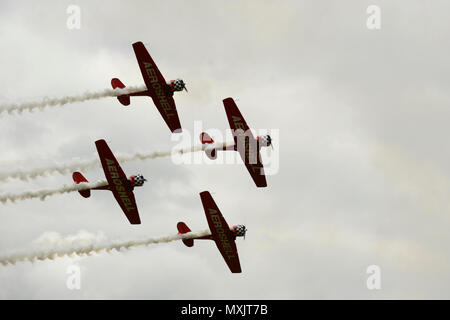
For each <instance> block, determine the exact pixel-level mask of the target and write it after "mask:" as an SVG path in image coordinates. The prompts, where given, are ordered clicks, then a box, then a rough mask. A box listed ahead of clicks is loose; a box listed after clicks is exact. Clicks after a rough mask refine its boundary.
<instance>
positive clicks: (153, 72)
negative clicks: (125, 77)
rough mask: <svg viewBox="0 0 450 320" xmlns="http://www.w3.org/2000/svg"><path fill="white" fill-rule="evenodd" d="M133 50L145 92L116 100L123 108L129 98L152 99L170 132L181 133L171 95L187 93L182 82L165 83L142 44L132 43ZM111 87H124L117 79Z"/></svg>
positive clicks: (112, 81)
mask: <svg viewBox="0 0 450 320" xmlns="http://www.w3.org/2000/svg"><path fill="white" fill-rule="evenodd" d="M133 49H134V53H135V54H136V59H137V61H138V64H139V68H140V69H141V73H142V77H143V78H144V82H145V85H146V86H147V90H145V91H140V92H133V93H128V94H124V95H120V96H118V97H117V100H119V102H120V103H121V104H123V105H124V106H128V105H129V104H130V96H149V97H151V98H152V99H153V102H154V103H155V106H156V108H157V109H158V111H159V113H161V116H162V117H163V119H164V121H165V122H166V124H167V126H168V127H169V129H170V131H172V132H175V131H176V130H178V131H177V132H181V130H182V129H181V124H180V119H179V118H178V113H177V108H176V106H175V101H174V100H173V93H174V92H175V91H182V90H183V89H184V90H186V91H187V89H186V85H185V83H184V81H183V80H181V79H176V80H170V81H169V82H166V80H164V77H163V75H162V74H161V72H160V71H159V69H158V67H157V66H156V64H155V62H154V61H153V59H152V57H151V56H150V54H149V53H148V51H147V49H145V46H144V44H143V43H142V42H140V41H139V42H136V43H133ZM111 85H112V87H113V89H116V88H120V89H123V88H125V85H124V84H123V83H122V82H121V81H120V80H119V79H117V78H114V79H112V80H111Z"/></svg>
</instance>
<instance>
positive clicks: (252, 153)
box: [231, 116, 260, 174]
mask: <svg viewBox="0 0 450 320" xmlns="http://www.w3.org/2000/svg"><path fill="white" fill-rule="evenodd" d="M231 119H232V120H233V123H234V126H235V127H236V129H235V130H234V134H235V136H236V138H237V146H238V148H240V147H241V146H242V139H244V146H245V147H244V152H245V162H247V163H248V164H249V165H251V166H250V168H251V170H252V171H253V172H255V173H258V174H259V173H260V172H258V170H259V167H257V166H253V164H258V150H257V149H258V145H257V143H256V141H254V139H250V137H253V135H252V133H251V131H250V129H248V132H246V131H245V126H244V122H243V121H242V118H240V117H236V116H231ZM247 136H248V137H249V139H245V138H246V137H247ZM250 142H253V143H250Z"/></svg>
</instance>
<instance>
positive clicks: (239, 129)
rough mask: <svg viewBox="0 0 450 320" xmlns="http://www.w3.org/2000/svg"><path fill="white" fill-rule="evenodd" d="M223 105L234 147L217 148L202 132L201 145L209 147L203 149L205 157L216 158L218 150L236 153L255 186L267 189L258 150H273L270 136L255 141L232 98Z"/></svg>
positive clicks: (259, 137)
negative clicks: (262, 148)
mask: <svg viewBox="0 0 450 320" xmlns="http://www.w3.org/2000/svg"><path fill="white" fill-rule="evenodd" d="M223 105H224V106H225V112H226V113H227V117H228V122H229V123H230V128H231V130H232V133H233V137H234V145H232V146H217V145H216V144H215V143H214V140H213V139H212V138H211V137H210V136H209V135H208V134H207V133H205V132H202V133H201V134H200V141H201V143H202V144H208V145H209V146H208V147H207V148H206V149H205V152H206V155H207V156H208V157H209V158H210V159H212V160H214V159H216V158H217V151H218V150H223V151H226V150H233V151H238V152H239V155H240V156H241V158H242V161H243V162H244V164H245V166H246V167H247V170H248V172H249V173H250V175H251V177H252V179H253V181H254V182H255V184H256V186H257V187H267V181H266V176H265V174H264V167H263V164H262V162H261V155H260V149H261V147H268V146H272V148H273V145H272V138H271V137H270V135H264V136H258V137H256V139H255V138H254V137H253V134H252V132H251V130H250V128H249V127H248V125H247V123H246V122H245V119H244V117H243V116H242V114H241V112H240V111H239V109H238V107H237V106H236V103H235V102H234V100H233V99H232V98H226V99H224V100H223Z"/></svg>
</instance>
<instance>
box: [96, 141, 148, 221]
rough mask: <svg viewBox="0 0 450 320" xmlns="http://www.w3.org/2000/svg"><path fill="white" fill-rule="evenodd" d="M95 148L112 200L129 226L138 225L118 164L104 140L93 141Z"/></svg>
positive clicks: (131, 197)
mask: <svg viewBox="0 0 450 320" xmlns="http://www.w3.org/2000/svg"><path fill="white" fill-rule="evenodd" d="M95 146H96V147H97V151H98V155H99V157H100V161H101V163H102V167H103V171H104V172H105V177H106V180H107V181H108V184H109V186H110V190H111V191H112V193H113V195H114V198H116V200H117V202H118V203H119V205H120V207H121V208H122V211H123V212H124V213H125V215H126V217H127V218H128V221H130V223H131V224H140V223H141V219H140V218H139V212H138V209H137V206H136V200H135V198H134V194H133V191H131V189H130V186H129V185H128V179H127V176H126V175H125V173H124V172H123V170H122V168H121V167H120V165H119V162H118V161H117V160H116V158H115V157H114V155H113V153H112V152H111V149H109V147H108V145H107V144H106V141H105V140H97V141H95Z"/></svg>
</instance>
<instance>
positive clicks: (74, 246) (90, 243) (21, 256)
mask: <svg viewBox="0 0 450 320" xmlns="http://www.w3.org/2000/svg"><path fill="white" fill-rule="evenodd" d="M210 234H211V232H210V231H209V230H204V231H200V232H189V233H186V234H183V235H180V234H177V235H171V236H167V237H161V238H147V239H142V240H129V241H114V240H108V239H107V238H106V237H105V236H104V235H103V233H99V234H92V233H89V232H86V231H80V232H79V233H78V234H77V235H75V236H68V237H65V238H64V237H62V236H60V235H59V234H58V233H54V232H53V233H47V234H44V235H43V236H41V237H40V239H38V241H37V242H36V243H35V245H37V246H38V247H36V248H32V249H31V252H25V253H15V254H10V255H6V256H1V257H0V264H2V265H4V266H6V265H8V264H12V265H14V264H16V263H17V262H25V261H29V262H34V261H36V260H46V259H49V260H54V259H56V258H58V257H64V256H68V257H73V256H84V255H92V254H94V253H101V252H103V251H105V252H110V251H112V250H116V251H117V252H121V249H126V250H128V249H131V248H133V247H138V246H148V245H151V244H158V243H168V242H172V241H177V240H181V239H192V238H196V237H202V236H206V235H210Z"/></svg>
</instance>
